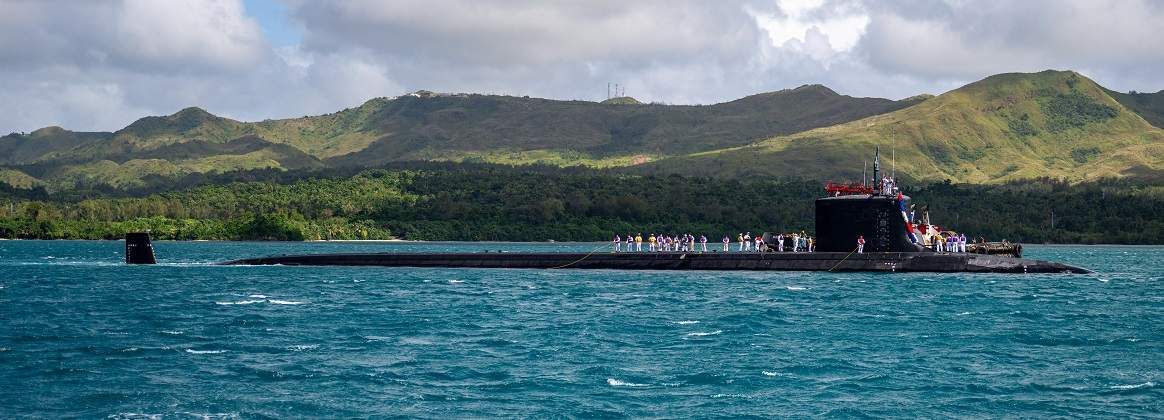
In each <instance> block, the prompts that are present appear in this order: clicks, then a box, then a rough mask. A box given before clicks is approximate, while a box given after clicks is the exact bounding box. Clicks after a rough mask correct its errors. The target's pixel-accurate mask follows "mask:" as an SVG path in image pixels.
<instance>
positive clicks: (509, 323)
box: [0, 241, 1164, 418]
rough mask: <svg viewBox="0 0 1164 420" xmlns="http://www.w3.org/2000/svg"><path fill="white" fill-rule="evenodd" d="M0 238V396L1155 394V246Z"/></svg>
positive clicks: (131, 410) (396, 411)
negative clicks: (931, 260)
mask: <svg viewBox="0 0 1164 420" xmlns="http://www.w3.org/2000/svg"><path fill="white" fill-rule="evenodd" d="M155 245H156V249H157V253H158V257H159V260H160V261H161V262H163V263H164V264H161V265H158V266H124V265H122V264H121V258H122V255H121V247H122V246H123V245H122V243H120V242H71V241H58V242H33V241H19V242H17V241H6V242H0V417H3V418H12V417H23V416H28V417H85V418H94V417H108V416H113V417H130V418H132V417H143V416H154V415H161V416H165V417H184V416H199V417H201V416H209V417H236V416H237V417H264V416H269V417H321V416H326V417H367V416H385V415H402V416H414V417H435V418H447V417H498V416H500V417H516V416H532V417H545V416H549V415H558V414H561V415H565V416H569V417H624V416H630V417H641V416H659V417H738V416H803V415H808V416H811V415H824V416H830V417H844V418H849V417H861V416H875V417H881V416H890V417H894V416H902V417H917V416H924V417H947V416H971V417H999V416H1088V417H1109V416H1110V417H1128V416H1160V415H1161V412H1162V409H1164V318H1162V315H1164V282H1162V281H1161V280H1162V276H1164V247H1124V246H1107V247H1096V248H1086V247H1074V246H1029V247H1027V253H1028V256H1030V257H1032V258H1040V259H1049V260H1056V261H1062V262H1066V263H1070V264H1077V265H1080V266H1083V267H1087V268H1091V269H1094V270H1097V271H1099V273H1098V274H1094V275H1062V274H1056V275H995V274H974V275H970V274H864V273H779V272H769V273H760V272H620V271H570V270H559V271H536V270H484V269H404V268H307V267H220V266H209V265H206V263H208V262H214V261H223V260H229V259H235V258H242V257H253V256H263V255H271V254H281V253H307V252H339V251H418V250H431V251H448V250H479V249H508V250H541V251H564V250H575V251H577V250H582V251H588V250H590V249H593V248H594V246H595V245H594V244H440V243H435V244H382V243H381V244H375V243H373V244H351V243H213V242H203V243H191V242H184V243H176V242H158V243H156V244H155Z"/></svg>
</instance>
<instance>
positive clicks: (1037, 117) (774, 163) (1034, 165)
mask: <svg viewBox="0 0 1164 420" xmlns="http://www.w3.org/2000/svg"><path fill="white" fill-rule="evenodd" d="M1138 109H1139V110H1140V112H1145V110H1148V109H1150V108H1149V107H1141V108H1138ZM1143 115H1147V117H1141V114H1138V113H1136V112H1135V111H1134V110H1132V109H1129V108H1128V107H1125V106H1124V105H1123V104H1121V103H1120V102H1119V101H1117V100H1116V99H1114V98H1113V97H1112V96H1110V95H1109V91H1108V90H1106V89H1104V88H1102V87H1100V86H1099V85H1098V84H1096V83H1095V82H1093V81H1091V80H1090V79H1087V78H1086V77H1084V76H1082V75H1080V74H1078V73H1075V72H1071V71H1044V72H1040V73H1034V74H1022V73H1012V74H1000V75H995V76H991V77H988V78H986V79H983V80H981V81H978V82H975V83H971V84H969V85H966V86H963V87H961V88H958V89H955V90H953V91H950V92H946V93H944V94H942V95H939V96H937V97H934V98H932V99H928V100H924V101H923V102H921V103H919V104H917V105H916V106H912V107H908V108H904V109H901V110H897V111H894V112H890V113H886V114H881V115H876V116H872V117H867V118H864V119H860V120H856V121H852V122H848V123H844V124H839V125H835V126H830V127H824V128H818V129H813V130H808V131H804V132H800V133H796V134H792V135H785V136H775V137H773V138H770V139H768V140H765V141H762V142H758V143H756V144H751V145H747V146H742V147H735V148H725V149H721V150H715V151H709V152H699V153H693V154H690V155H688V156H684V157H678V158H673V159H668V160H665V161H660V162H655V163H651V164H648V165H644V167H642V168H636V170H638V171H645V172H656V171H663V172H682V173H687V174H703V175H712V176H724V177H735V176H747V175H754V174H771V175H784V176H787V175H790V174H797V175H800V176H805V177H809V178H817V179H831V178H848V179H860V177H861V172H862V166H861V162H862V161H863V160H867V159H868V156H869V152H870V151H871V150H872V149H873V148H874V146H878V145H879V146H881V149H882V152H883V155H882V156H883V157H886V158H887V159H886V160H885V161H883V163H884V164H885V167H886V168H887V169H888V168H889V167H890V166H891V165H892V163H891V162H890V159H889V158H890V156H892V155H895V156H896V159H893V160H895V162H896V171H897V173H898V174H899V175H903V176H904V177H906V178H910V179H914V180H944V179H949V180H953V181H956V182H969V183H997V182H1004V181H1008V180H1015V179H1025V178H1037V177H1054V178H1064V179H1068V180H1074V181H1081V180H1089V179H1096V178H1101V177H1126V176H1133V177H1154V179H1159V178H1158V177H1159V174H1160V173H1161V171H1164V131H1162V130H1161V129H1159V128H1157V127H1154V126H1152V125H1151V124H1149V123H1148V122H1147V121H1146V120H1145V118H1150V117H1151V114H1143Z"/></svg>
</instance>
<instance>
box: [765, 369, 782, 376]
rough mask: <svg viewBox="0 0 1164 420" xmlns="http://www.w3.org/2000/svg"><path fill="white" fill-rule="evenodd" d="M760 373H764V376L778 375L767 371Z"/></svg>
mask: <svg viewBox="0 0 1164 420" xmlns="http://www.w3.org/2000/svg"><path fill="white" fill-rule="evenodd" d="M761 372H763V373H764V376H776V375H779V373H776V372H769V371H766V370H764V371H761Z"/></svg>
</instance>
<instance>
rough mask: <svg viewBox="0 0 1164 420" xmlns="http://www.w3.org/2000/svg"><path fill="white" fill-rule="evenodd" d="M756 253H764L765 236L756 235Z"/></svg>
mask: <svg viewBox="0 0 1164 420" xmlns="http://www.w3.org/2000/svg"><path fill="white" fill-rule="evenodd" d="M756 252H764V236H763V235H756Z"/></svg>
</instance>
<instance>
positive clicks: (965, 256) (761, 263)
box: [222, 252, 1091, 274]
mask: <svg viewBox="0 0 1164 420" xmlns="http://www.w3.org/2000/svg"><path fill="white" fill-rule="evenodd" d="M222 264H223V265H304V266H379V267H449V268H534V269H618V270H773V271H886V272H937V273H942V272H945V273H953V272H982V273H1077V274H1086V273H1091V271H1090V270H1087V269H1085V268H1081V267H1076V266H1071V265H1067V264H1061V263H1056V262H1049V261H1040V260H1032V259H1026V258H1013V257H1003V256H996V255H984V254H970V253H940V252H871V253H864V254H856V253H852V254H850V253H844V252H813V253H742V252H741V253H730V252H712V253H683V252H625V253H612V252H602V253H590V254H587V253H523V252H479V253H365V254H313V255H285V256H272V257H262V258H249V259H242V260H237V261H230V262H226V263H222Z"/></svg>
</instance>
